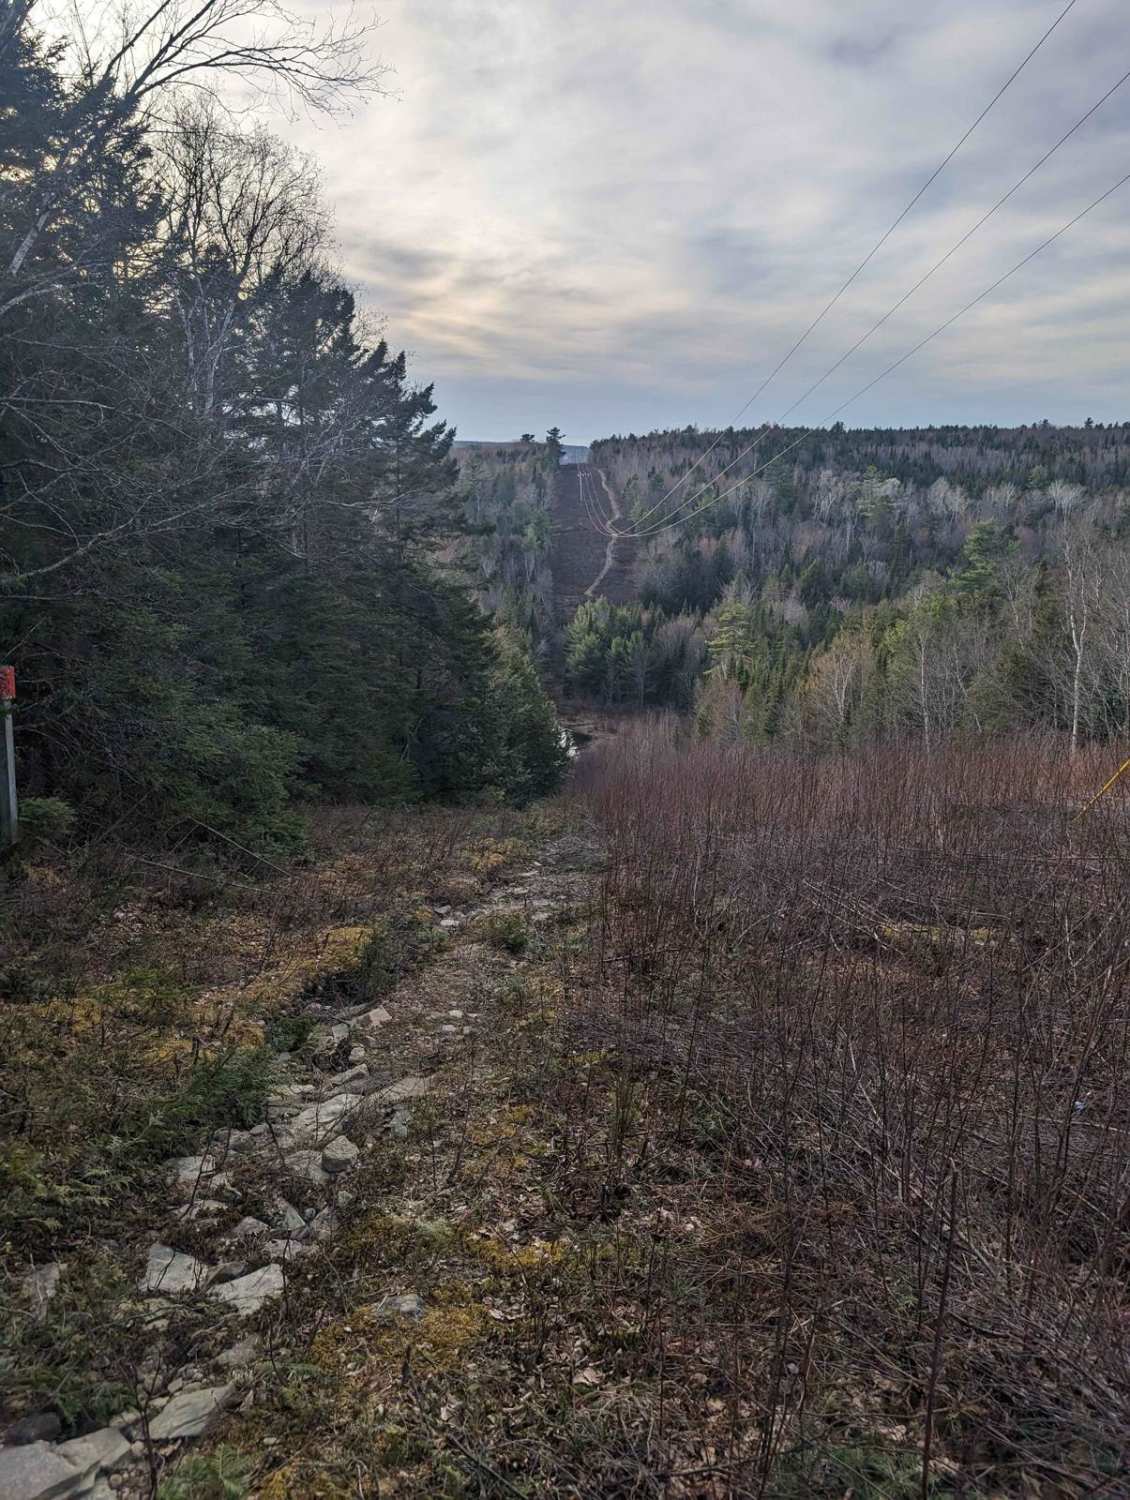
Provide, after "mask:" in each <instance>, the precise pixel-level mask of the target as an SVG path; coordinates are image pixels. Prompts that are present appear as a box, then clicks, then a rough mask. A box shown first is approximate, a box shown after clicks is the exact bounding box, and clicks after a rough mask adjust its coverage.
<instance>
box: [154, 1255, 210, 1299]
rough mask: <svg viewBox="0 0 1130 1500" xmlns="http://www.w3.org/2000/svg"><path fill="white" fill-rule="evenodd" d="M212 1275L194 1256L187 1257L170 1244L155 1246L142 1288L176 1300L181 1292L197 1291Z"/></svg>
mask: <svg viewBox="0 0 1130 1500" xmlns="http://www.w3.org/2000/svg"><path fill="white" fill-rule="evenodd" d="M209 1274H210V1273H209V1270H208V1267H207V1266H206V1265H205V1264H204V1262H203V1261H200V1260H197V1259H196V1257H195V1256H194V1255H184V1254H182V1253H181V1251H179V1250H173V1249H172V1248H171V1247H170V1246H168V1245H153V1246H151V1247H150V1250H149V1259H148V1261H147V1262H146V1265H145V1274H144V1276H142V1278H141V1281H140V1283H139V1285H140V1287H141V1290H142V1291H143V1292H159V1293H161V1294H162V1295H164V1296H167V1297H175V1296H177V1295H178V1294H179V1293H181V1292H194V1291H196V1289H197V1288H198V1287H200V1286H202V1285H203V1284H204V1282H205V1281H207V1279H208V1276H209Z"/></svg>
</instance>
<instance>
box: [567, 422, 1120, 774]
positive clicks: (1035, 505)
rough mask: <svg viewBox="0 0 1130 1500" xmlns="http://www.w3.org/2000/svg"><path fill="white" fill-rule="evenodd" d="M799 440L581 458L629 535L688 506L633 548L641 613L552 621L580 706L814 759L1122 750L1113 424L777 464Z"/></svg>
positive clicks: (685, 441)
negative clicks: (862, 752) (606, 484)
mask: <svg viewBox="0 0 1130 1500" xmlns="http://www.w3.org/2000/svg"><path fill="white" fill-rule="evenodd" d="M795 437H796V434H795V433H790V432H785V431H772V430H769V431H765V432H761V433H754V432H732V433H724V434H720V435H716V434H709V433H700V432H698V431H697V430H696V429H685V430H683V431H680V432H673V433H658V434H651V435H650V436H648V437H644V438H636V437H629V438H614V439H610V440H607V441H606V442H603V443H599V444H597V445H595V447H594V453H593V457H594V462H596V463H597V464H599V465H600V466H601V467H602V468H604V470H605V472H606V473H607V474H608V477H609V479H610V481H611V482H612V483H613V484H617V485H619V486H620V489H621V493H622V494H623V495H624V497H625V499H626V500H627V502H628V505H629V507H630V508H631V510H632V513H634V514H635V515H636V516H637V517H643V516H645V515H646V514H647V513H648V512H650V511H653V510H655V517H654V518H653V520H654V519H659V520H662V518H663V517H664V515H673V514H674V507H675V506H676V505H678V503H679V501H680V500H683V499H685V498H688V497H690V496H695V495H696V494H698V492H699V491H700V490H701V492H702V493H701V496H700V498H698V499H697V500H695V502H694V503H693V504H688V505H687V506H686V507H685V509H687V510H697V509H699V508H700V507H703V510H702V513H701V514H699V515H697V516H693V517H691V518H690V519H689V520H687V521H686V522H685V523H683V524H681V525H679V526H676V527H673V528H672V529H671V530H668V531H657V532H656V533H655V535H654V536H652V537H651V538H650V539H649V540H647V541H646V543H645V546H644V548H643V550H642V552H641V557H640V562H639V566H638V593H639V603H638V604H637V605H631V606H621V607H620V608H617V609H614V608H611V607H609V606H608V605H606V604H602V603H599V602H598V603H596V604H589V605H586V606H584V607H583V608H582V610H581V611H579V612H578V614H577V616H576V617H575V618H574V620H573V621H572V622H571V623H570V625H569V626H568V629H567V631H566V640H565V651H566V662H567V669H568V672H569V674H570V679H571V682H572V685H573V687H574V689H575V690H577V691H582V692H584V693H586V694H587V695H589V696H591V697H593V698H595V699H596V700H598V701H601V702H604V703H609V704H615V703H619V704H635V705H644V704H656V705H669V706H674V707H676V708H679V709H683V710H686V711H688V712H694V713H695V714H696V716H697V719H698V723H699V725H700V727H701V729H702V730H703V732H704V733H710V734H721V735H733V736H739V737H742V738H745V739H749V740H752V741H755V742H762V741H767V740H772V739H778V738H785V739H789V740H791V741H794V742H798V743H803V744H806V745H810V746H813V747H817V748H827V747H833V746H842V745H846V744H850V743H859V742H866V741H870V740H873V739H874V738H876V737H882V736H887V735H891V734H900V735H901V734H906V733H913V734H918V735H921V736H922V737H923V738H924V739H925V740H926V741H928V742H929V741H931V740H932V739H935V738H936V737H938V736H939V735H942V734H944V733H947V732H949V731H952V730H955V729H969V730H974V731H993V730H999V729H1009V728H1019V727H1028V726H1032V727H1037V726H1038V727H1054V728H1057V729H1061V730H1063V731H1065V732H1066V733H1067V734H1068V735H1069V736H1070V738H1071V742H1072V744H1073V745H1078V744H1080V743H1081V742H1082V741H1083V740H1084V739H1087V738H1098V739H1105V738H1115V737H1119V738H1124V737H1126V736H1127V734H1130V552H1128V549H1127V531H1128V526H1130V468H1128V467H1127V463H1128V460H1130V424H1128V425H1125V426H1124V425H1111V426H1106V427H1104V426H1102V425H1101V424H1094V423H1088V424H1085V425H1084V426H1083V427H1078V428H1056V427H1053V426H1052V425H1051V424H1050V423H1047V422H1043V421H1041V422H1038V423H1033V424H1032V425H1031V426H1029V427H1024V428H1017V429H997V428H989V427H984V428H952V427H948V428H937V429H923V430H906V431H892V432H882V431H872V430H866V431H856V432H852V431H847V430H844V429H842V428H837V429H835V430H832V431H829V432H812V433H809V434H805V435H803V442H802V443H801V444H800V445H799V446H798V447H797V448H796V449H794V450H793V451H791V452H790V453H789V454H788V455H786V456H784V457H783V458H782V459H781V460H780V461H779V462H776V463H775V462H773V461H772V454H773V453H774V452H776V451H779V450H780V449H782V448H783V447H785V446H787V445H789V444H791V443H792V442H793V441H794V439H795ZM751 444H753V445H754V446H755V451H754V452H752V453H751V454H750V455H749V456H748V457H747V458H745V459H744V460H742V459H738V455H739V454H740V453H741V451H742V449H744V448H746V447H747V446H749V445H751ZM735 460H737V462H735ZM880 461H881V462H882V464H883V467H880V466H879V464H880ZM731 466H732V467H731ZM723 471H726V472H723ZM743 475H744V476H746V477H744V478H743ZM1084 480H1085V481H1087V482H1083V481H1084ZM680 481H684V483H682V484H680ZM735 485H736V488H734V490H733V492H732V493H731V494H728V495H723V491H724V490H728V489H730V487H731V486H735ZM673 487H675V488H674V492H673V494H671V495H670V496H669V498H665V497H668V492H669V491H671V490H672V488H673ZM656 507H658V508H657V509H656ZM645 524H647V523H645Z"/></svg>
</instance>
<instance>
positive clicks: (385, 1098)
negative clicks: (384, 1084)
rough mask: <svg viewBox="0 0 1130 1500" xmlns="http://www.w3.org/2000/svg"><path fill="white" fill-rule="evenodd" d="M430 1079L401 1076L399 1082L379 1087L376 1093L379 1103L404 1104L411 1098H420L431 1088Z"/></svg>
mask: <svg viewBox="0 0 1130 1500" xmlns="http://www.w3.org/2000/svg"><path fill="white" fill-rule="evenodd" d="M431 1086H432V1085H431V1080H430V1079H427V1078H417V1077H414V1076H413V1077H408V1078H402V1079H401V1080H400V1082H399V1083H391V1084H389V1086H388V1088H386V1089H381V1091H380V1093H379V1094H378V1095H377V1102H378V1103H379V1104H405V1103H407V1102H408V1101H409V1100H412V1099H422V1098H423V1097H424V1095H425V1094H426V1093H428V1092H429V1090H430V1089H431Z"/></svg>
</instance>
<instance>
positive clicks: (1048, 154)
mask: <svg viewBox="0 0 1130 1500" xmlns="http://www.w3.org/2000/svg"><path fill="white" fill-rule="evenodd" d="M1128 79H1130V70H1128V71H1127V72H1125V73H1123V75H1122V77H1121V78H1120V79H1119V80H1118V82H1117V83H1116V84H1114V86H1113V87H1112V88H1109V89H1107V91H1106V93H1105V94H1104V95H1103V96H1102V98H1101V99H1100V100H1099V101H1098V103H1097V104H1092V105H1091V107H1090V109H1089V110H1088V111H1087V113H1086V114H1085V115H1081V116H1080V118H1079V119H1078V120H1076V121H1075V124H1074V125H1072V127H1071V129H1070V130H1068V131H1066V132H1065V133H1064V134H1063V135H1061V136H1060V138H1059V140H1058V141H1056V143H1055V145H1054V146H1052V147H1051V148H1050V149H1049V150H1047V151H1045V152H1044V154H1043V156H1041V157H1040V159H1039V161H1038V162H1036V164H1035V165H1034V166H1031V167H1029V168H1028V170H1027V172H1025V174H1024V176H1023V177H1021V178H1020V179H1019V181H1017V182H1014V183H1013V185H1012V186H1011V187H1010V188H1009V190H1008V192H1007V193H1005V194H1004V196H1003V197H1001V198H998V199H997V201H996V202H995V203H994V204H993V206H992V208H990V209H989V210H988V211H987V212H986V213H984V214H982V215H981V217H980V218H979V219H978V220H977V222H976V224H974V225H973V227H972V229H967V230H966V231H965V233H964V234H963V235H962V236H961V238H960V239H959V240H958V242H957V243H956V244H955V245H951V247H950V248H949V249H948V250H947V251H946V253H945V254H944V255H943V256H942V258H941V260H938V261H935V262H934V264H933V265H932V266H931V267H930V269H929V270H928V271H927V272H926V274H925V275H924V276H922V277H920V278H919V280H918V281H916V282H915V283H914V285H913V286H912V287H911V288H910V290H909V291H908V292H906V293H904V294H903V296H901V297H900V298H899V300H898V301H897V302H896V303H895V305H894V306H893V307H892V308H891V309H890V310H889V311H888V312H885V313H884V314H883V316H882V317H881V318H880V319H879V321H878V322H877V323H874V324H872V326H871V327H870V328H869V329H868V330H867V332H866V333H865V334H864V335H863V336H862V338H860V339H858V340H857V341H856V342H855V343H854V344H853V345H852V346H851V348H850V349H849V350H848V351H847V353H846V354H841V356H840V357H839V359H838V360H837V361H836V363H835V364H834V365H832V366H831V367H830V368H829V369H828V370H826V371H825V372H824V374H823V375H821V377H820V379H819V380H817V381H816V382H815V384H813V385H810V386H809V387H808V389H807V390H806V391H805V393H804V395H803V396H798V397H797V399H796V400H795V401H794V402H793V404H792V405H791V406H790V407H788V408H787V409H786V410H785V411H783V412H782V413H781V415H780V417H779V418H778V421H781V422H783V421H784V420H785V418H786V417H788V416H791V415H792V413H793V412H794V411H796V409H797V407H798V406H802V405H803V404H804V402H806V401H807V400H808V398H809V396H811V395H812V394H813V393H814V392H815V391H817V390H819V389H820V387H821V386H822V385H823V384H824V382H825V381H826V380H828V379H829V378H830V377H831V376H833V375H834V374H835V373H836V371H837V370H838V369H839V368H840V366H841V365H842V364H844V363H845V362H846V361H847V360H849V359H850V358H851V356H852V355H853V354H855V353H856V351H857V350H859V349H862V347H863V345H864V344H866V343H867V341H868V339H869V338H870V337H871V336H872V334H874V333H877V332H878V331H879V329H880V328H882V326H883V324H884V323H886V322H887V321H888V320H889V319H890V318H892V317H893V316H894V315H895V313H897V312H898V310H899V308H900V307H903V306H904V305H905V304H906V303H907V302H909V301H910V299H911V297H913V296H914V294H915V292H918V291H920V290H921V289H922V287H924V286H925V285H926V283H927V282H928V281H929V280H930V278H931V276H933V275H934V274H935V272H937V271H940V270H941V269H942V267H943V266H944V265H945V264H946V262H947V261H948V260H950V259H952V257H953V256H954V255H956V254H957V252H958V251H959V250H960V249H961V247H962V246H963V245H964V244H965V243H966V242H967V241H968V240H971V239H972V238H973V236H974V235H975V234H976V233H977V231H978V230H979V229H980V228H982V226H983V225H985V224H987V223H988V222H989V220H990V219H991V218H992V217H993V215H994V214H995V213H996V212H997V210H998V209H1001V208H1003V207H1004V205H1005V204H1006V203H1007V202H1008V200H1009V199H1010V198H1011V197H1013V195H1014V194H1015V193H1018V192H1019V191H1020V189H1021V188H1022V187H1023V186H1024V184H1025V183H1026V182H1027V181H1028V180H1029V179H1030V178H1032V177H1034V176H1035V175H1036V173H1037V172H1038V171H1039V170H1040V168H1041V167H1042V166H1043V165H1044V164H1045V162H1048V161H1050V160H1051V158H1052V157H1053V156H1054V155H1055V153H1056V152H1057V151H1058V150H1059V148H1060V147H1061V146H1062V145H1064V144H1065V142H1067V141H1069V140H1070V139H1071V137H1072V136H1073V135H1074V134H1075V132H1076V131H1077V130H1080V129H1081V128H1082V127H1083V126H1084V125H1085V124H1086V123H1087V121H1088V120H1089V119H1090V118H1091V116H1092V115H1094V114H1097V113H1098V111H1099V110H1100V109H1101V108H1102V107H1103V105H1104V104H1105V103H1106V102H1107V100H1108V99H1109V98H1111V96H1112V95H1114V94H1116V93H1117V92H1118V90H1119V89H1120V88H1122V86H1123V85H1124V84H1125V83H1126V82H1127V80H1128Z"/></svg>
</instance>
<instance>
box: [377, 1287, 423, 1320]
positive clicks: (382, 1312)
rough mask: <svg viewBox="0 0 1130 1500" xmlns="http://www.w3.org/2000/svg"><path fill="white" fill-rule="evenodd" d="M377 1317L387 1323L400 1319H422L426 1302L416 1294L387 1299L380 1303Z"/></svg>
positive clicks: (403, 1294)
mask: <svg viewBox="0 0 1130 1500" xmlns="http://www.w3.org/2000/svg"><path fill="white" fill-rule="evenodd" d="M375 1311H376V1316H377V1317H378V1318H379V1319H380V1320H381V1321H382V1322H386V1323H394V1322H396V1320H397V1319H398V1318H422V1317H423V1316H424V1301H423V1298H422V1297H420V1296H419V1294H418V1293H416V1292H404V1293H402V1294H401V1295H400V1296H398V1297H385V1298H384V1299H383V1300H382V1301H380V1302H378V1304H377V1307H376V1310H375Z"/></svg>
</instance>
